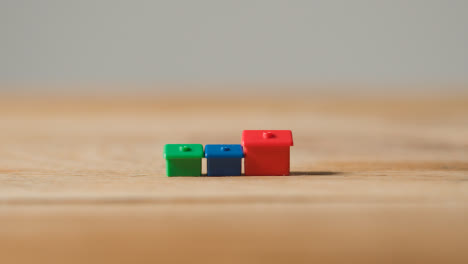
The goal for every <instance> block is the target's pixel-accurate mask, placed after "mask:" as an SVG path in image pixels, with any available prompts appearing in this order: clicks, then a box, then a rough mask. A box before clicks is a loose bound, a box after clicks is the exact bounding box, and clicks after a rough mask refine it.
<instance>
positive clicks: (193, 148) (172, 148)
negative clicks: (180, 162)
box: [164, 144, 203, 159]
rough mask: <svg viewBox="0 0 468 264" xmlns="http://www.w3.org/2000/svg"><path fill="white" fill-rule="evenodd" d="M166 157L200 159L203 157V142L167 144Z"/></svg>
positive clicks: (165, 147)
mask: <svg viewBox="0 0 468 264" xmlns="http://www.w3.org/2000/svg"><path fill="white" fill-rule="evenodd" d="M164 158H165V159H200V158H203V145H201V144H166V145H165V146H164Z"/></svg>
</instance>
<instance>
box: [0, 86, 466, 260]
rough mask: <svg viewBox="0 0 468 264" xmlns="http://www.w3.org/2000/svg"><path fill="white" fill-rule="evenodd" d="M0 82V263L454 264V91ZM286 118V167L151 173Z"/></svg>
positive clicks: (457, 214)
mask: <svg viewBox="0 0 468 264" xmlns="http://www.w3.org/2000/svg"><path fill="white" fill-rule="evenodd" d="M222 98H223V99H222V100H220V97H218V96H213V95H211V96H207V95H193V94H192V95H186V96H171V95H164V96H162V95H161V96H154V95H153V96H125V97H123V96H114V97H102V96H97V97H96V96H95V97H91V96H81V97H76V96H75V97H67V96H62V97H58V96H56V97H52V96H42V97H40V96H31V97H25V96H22V97H19V96H11V95H9V96H6V95H5V96H1V97H0V122H1V128H0V263H38V262H39V263H159V262H160V263H180V262H192V263H197V262H203V263H284V262H295V263H313V262H318V263H350V262H360V263H467V262H468V225H467V223H468V118H467V117H468V96H466V95H457V96H439V95H438V96H430V95H426V96H424V97H421V96H420V97H416V96H397V95H393V96H351V95H346V96H336V95H335V96H331V95H324V94H320V95H319V94H303V95H300V96H296V97H287V98H284V97H282V98H278V97H264V96H263V97H262V99H259V98H256V97H253V98H250V99H247V100H246V99H243V98H240V97H236V96H224V97H222ZM264 128H267V129H291V130H293V134H294V141H295V142H294V143H295V146H294V147H293V148H292V150H291V170H292V175H291V176H289V177H219V178H211V177H200V178H196V177H194V178H167V177H165V176H164V168H165V166H164V160H163V159H162V147H163V145H164V144H166V143H180V142H186V143H201V144H209V143H238V142H239V141H240V135H241V132H242V130H244V129H264Z"/></svg>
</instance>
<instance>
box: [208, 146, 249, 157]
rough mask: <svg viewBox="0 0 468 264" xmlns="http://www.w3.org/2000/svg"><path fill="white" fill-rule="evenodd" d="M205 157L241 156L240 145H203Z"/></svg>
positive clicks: (242, 153)
mask: <svg viewBox="0 0 468 264" xmlns="http://www.w3.org/2000/svg"><path fill="white" fill-rule="evenodd" d="M205 157H206V158H243V157H244V151H243V149H242V146H241V145H238V144H237V145H224V144H221V145H205Z"/></svg>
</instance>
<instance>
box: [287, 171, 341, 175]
mask: <svg viewBox="0 0 468 264" xmlns="http://www.w3.org/2000/svg"><path fill="white" fill-rule="evenodd" d="M339 174H343V173H342V172H338V171H291V172H290V174H289V175H290V176H330V175H339Z"/></svg>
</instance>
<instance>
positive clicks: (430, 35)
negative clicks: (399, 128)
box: [0, 0, 468, 93]
mask: <svg viewBox="0 0 468 264" xmlns="http://www.w3.org/2000/svg"><path fill="white" fill-rule="evenodd" d="M467 12H468V2H467V1H463V0H448V1H444V0H412V1H405V0H393V1H390V0H387V1H372V0H354V1H346V0H330V1H325V0H324V1H299V0H294V1H277V0H249V1H247V0H239V1H216V0H198V1H189V0H174V1H145V0H136V1H121V0H82V1H67V0H66V1H55V0H42V1H33V0H0V87H1V88H0V89H1V90H0V91H3V92H12V91H14V92H25V93H30V92H37V93H43V92H52V93H56V92H61V93H83V92H97V91H102V92H104V93H107V92H125V93H126V92H131V93H135V92H140V91H141V92H148V91H149V92H156V93H158V92H162V91H164V90H172V91H174V90H177V91H186V90H190V89H196V91H203V89H207V90H218V91H219V90H223V91H232V92H236V91H239V90H240V89H244V90H249V91H252V90H262V89H276V90H279V91H288V93H290V92H292V91H295V90H297V91H303V90H306V91H311V90H314V89H315V90H320V89H321V90H328V91H331V90H333V91H337V92H341V91H346V90H347V91H351V92H354V91H365V92H369V91H372V92H379V93H380V92H392V91H394V90H395V89H397V90H398V89H400V90H404V91H406V92H411V91H416V92H421V91H424V92H426V91H428V90H429V91H441V92H455V91H466V90H467V88H466V84H467V83H468V49H467V47H468V16H467ZM286 86H287V89H286ZM252 87H255V88H252Z"/></svg>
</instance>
